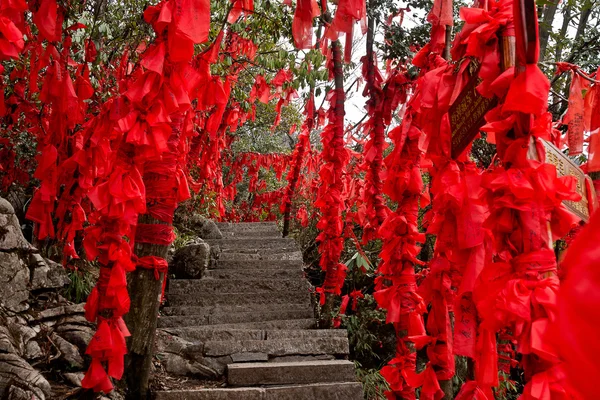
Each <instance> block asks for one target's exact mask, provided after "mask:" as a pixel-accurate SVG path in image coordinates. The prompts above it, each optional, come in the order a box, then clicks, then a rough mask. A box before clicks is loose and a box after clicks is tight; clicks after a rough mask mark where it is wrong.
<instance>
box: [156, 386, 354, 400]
mask: <svg viewBox="0 0 600 400" xmlns="http://www.w3.org/2000/svg"><path fill="white" fill-rule="evenodd" d="M154 395H155V399H156V400H362V399H363V398H364V397H363V396H364V394H363V389H362V385H361V384H360V383H358V382H335V383H313V384H308V385H288V386H270V387H265V388H256V387H246V388H223V389H196V390H170V391H158V392H155V394H154Z"/></svg>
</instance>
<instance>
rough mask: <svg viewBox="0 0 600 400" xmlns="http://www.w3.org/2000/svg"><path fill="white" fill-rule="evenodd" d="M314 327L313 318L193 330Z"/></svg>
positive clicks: (223, 325) (207, 326) (202, 327)
mask: <svg viewBox="0 0 600 400" xmlns="http://www.w3.org/2000/svg"><path fill="white" fill-rule="evenodd" d="M315 327H316V322H315V319H314V318H306V319H281V320H274V321H259V322H243V323H237V324H215V325H201V326H194V327H190V328H194V329H205V330H210V329H263V330H298V329H313V328H315Z"/></svg>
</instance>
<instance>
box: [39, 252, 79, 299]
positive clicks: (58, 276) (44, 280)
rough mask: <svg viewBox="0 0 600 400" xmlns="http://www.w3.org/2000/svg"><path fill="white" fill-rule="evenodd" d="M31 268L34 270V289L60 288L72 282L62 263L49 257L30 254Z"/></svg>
mask: <svg viewBox="0 0 600 400" xmlns="http://www.w3.org/2000/svg"><path fill="white" fill-rule="evenodd" d="M29 268H30V269H31V271H32V273H31V289H32V290H38V289H58V288H62V287H64V286H66V285H68V284H69V283H71V280H70V279H69V277H68V276H67V271H66V270H65V269H64V268H63V266H62V265H60V264H59V263H57V262H54V261H52V260H49V259H47V258H43V257H42V256H41V255H39V254H36V253H32V254H30V256H29Z"/></svg>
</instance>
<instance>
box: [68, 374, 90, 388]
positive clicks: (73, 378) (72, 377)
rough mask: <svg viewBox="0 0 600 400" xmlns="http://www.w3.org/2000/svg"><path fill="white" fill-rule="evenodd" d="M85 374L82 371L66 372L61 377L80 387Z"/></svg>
mask: <svg viewBox="0 0 600 400" xmlns="http://www.w3.org/2000/svg"><path fill="white" fill-rule="evenodd" d="M84 376H85V374H84V373H83V372H66V373H64V374H63V378H65V380H66V381H67V382H69V383H70V384H71V385H73V386H77V387H81V380H82V379H83V377H84Z"/></svg>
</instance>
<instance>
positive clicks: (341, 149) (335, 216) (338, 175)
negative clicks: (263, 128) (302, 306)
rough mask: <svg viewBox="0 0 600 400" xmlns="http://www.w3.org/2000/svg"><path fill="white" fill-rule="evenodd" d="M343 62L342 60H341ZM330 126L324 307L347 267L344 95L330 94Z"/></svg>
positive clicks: (326, 135)
mask: <svg viewBox="0 0 600 400" xmlns="http://www.w3.org/2000/svg"><path fill="white" fill-rule="evenodd" d="M340 61H341V60H340ZM327 96H328V99H329V104H330V108H329V114H328V119H329V123H328V124H327V126H326V127H325V129H323V132H322V133H321V143H322V145H323V150H322V152H321V156H322V164H321V168H320V170H319V178H320V185H321V186H320V187H319V190H318V193H317V201H316V202H315V206H316V207H317V208H318V209H319V210H320V213H321V218H320V220H319V222H318V223H317V228H318V229H319V230H320V231H321V232H320V233H319V236H317V241H318V242H319V251H320V253H321V260H320V265H321V268H322V269H323V271H325V272H326V277H325V282H324V284H323V287H322V288H321V291H322V293H321V304H325V296H326V293H331V294H335V295H340V294H341V290H342V287H343V286H344V279H345V278H346V266H345V265H344V264H342V263H340V256H341V254H342V248H343V246H344V238H343V236H342V232H343V222H342V211H343V205H344V200H343V198H342V195H343V190H344V183H343V174H344V170H345V168H346V164H347V162H348V152H347V150H346V147H345V146H344V108H343V104H344V103H343V100H342V101H339V102H338V101H337V100H338V97H339V96H341V97H344V93H343V92H340V91H338V90H332V91H330V92H329V93H328V95H327Z"/></svg>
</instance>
